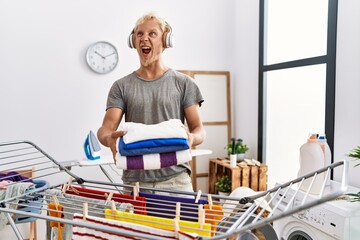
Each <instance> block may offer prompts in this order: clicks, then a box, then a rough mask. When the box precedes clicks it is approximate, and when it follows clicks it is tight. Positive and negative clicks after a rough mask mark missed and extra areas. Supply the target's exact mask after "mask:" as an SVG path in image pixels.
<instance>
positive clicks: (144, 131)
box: [120, 119, 188, 144]
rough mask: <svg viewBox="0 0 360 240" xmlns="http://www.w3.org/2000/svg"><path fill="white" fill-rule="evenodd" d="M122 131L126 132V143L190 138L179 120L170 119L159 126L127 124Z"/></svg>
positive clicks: (122, 126)
mask: <svg viewBox="0 0 360 240" xmlns="http://www.w3.org/2000/svg"><path fill="white" fill-rule="evenodd" d="M120 130H122V131H126V132H127V133H126V134H125V135H124V137H123V139H124V143H126V144H129V143H133V142H138V141H142V140H149V139H159V138H186V139H187V138H188V136H187V133H186V130H185V127H184V124H183V123H182V122H181V121H180V120H179V119H170V120H168V121H164V122H161V123H158V124H143V123H134V122H125V123H123V124H121V125H120Z"/></svg>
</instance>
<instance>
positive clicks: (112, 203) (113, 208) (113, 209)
mask: <svg viewBox="0 0 360 240" xmlns="http://www.w3.org/2000/svg"><path fill="white" fill-rule="evenodd" d="M110 206H111V213H112V214H113V215H115V210H116V206H115V201H114V200H111V202H110Z"/></svg>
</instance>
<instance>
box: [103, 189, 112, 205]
mask: <svg viewBox="0 0 360 240" xmlns="http://www.w3.org/2000/svg"><path fill="white" fill-rule="evenodd" d="M113 195H114V193H112V192H109V194H107V193H105V197H106V201H105V205H108V204H109V202H110V201H111V199H112V197H113Z"/></svg>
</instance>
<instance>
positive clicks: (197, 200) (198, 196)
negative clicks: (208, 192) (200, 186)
mask: <svg viewBox="0 0 360 240" xmlns="http://www.w3.org/2000/svg"><path fill="white" fill-rule="evenodd" d="M200 197H201V190H199V191H198V193H197V195H196V198H195V203H198V202H199V199H200Z"/></svg>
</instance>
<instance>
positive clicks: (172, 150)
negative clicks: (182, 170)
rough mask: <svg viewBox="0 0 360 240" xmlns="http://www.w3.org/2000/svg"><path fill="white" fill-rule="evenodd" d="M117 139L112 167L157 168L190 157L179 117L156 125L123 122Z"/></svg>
mask: <svg viewBox="0 0 360 240" xmlns="http://www.w3.org/2000/svg"><path fill="white" fill-rule="evenodd" d="M121 130H123V131H126V132H127V133H126V134H125V135H124V136H123V137H121V138H118V139H117V143H116V146H117V154H116V166H117V167H118V168H120V169H145V170H150V169H160V168H164V167H170V166H174V165H179V164H182V163H185V162H188V161H190V160H191V153H190V148H189V144H188V140H187V133H186V130H185V127H184V125H183V123H182V122H181V121H180V120H179V119H170V120H168V121H164V122H161V123H158V124H150V125H146V124H142V123H133V122H127V123H124V124H122V125H121Z"/></svg>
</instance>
